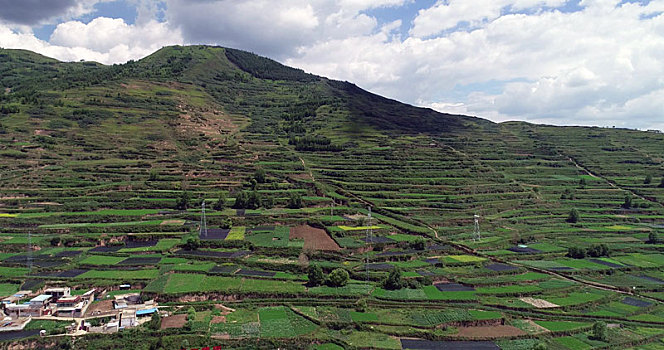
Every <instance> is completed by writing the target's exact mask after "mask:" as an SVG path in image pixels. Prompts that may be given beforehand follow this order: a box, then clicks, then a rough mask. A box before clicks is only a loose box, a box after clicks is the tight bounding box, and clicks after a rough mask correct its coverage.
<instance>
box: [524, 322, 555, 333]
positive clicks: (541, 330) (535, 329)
mask: <svg viewBox="0 0 664 350" xmlns="http://www.w3.org/2000/svg"><path fill="white" fill-rule="evenodd" d="M525 321H526V322H527V323H528V324H529V325H530V326H531V327H532V333H534V334H537V333H547V332H550V330H548V329H546V328H544V327H542V326H540V325H538V324H537V323H535V322H533V320H525ZM528 331H529V332H530V331H531V330H530V329H529V330H528Z"/></svg>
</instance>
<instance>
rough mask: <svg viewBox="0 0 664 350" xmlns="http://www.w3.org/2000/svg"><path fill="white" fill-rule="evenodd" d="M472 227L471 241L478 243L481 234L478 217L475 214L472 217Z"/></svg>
mask: <svg viewBox="0 0 664 350" xmlns="http://www.w3.org/2000/svg"><path fill="white" fill-rule="evenodd" d="M473 221H474V222H475V223H474V227H473V240H474V241H479V240H481V239H482V234H481V233H480V216H479V215H477V214H475V215H473Z"/></svg>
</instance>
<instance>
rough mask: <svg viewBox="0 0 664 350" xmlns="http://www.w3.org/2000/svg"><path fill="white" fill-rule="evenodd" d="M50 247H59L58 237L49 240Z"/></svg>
mask: <svg viewBox="0 0 664 350" xmlns="http://www.w3.org/2000/svg"><path fill="white" fill-rule="evenodd" d="M51 245H52V246H54V247H57V246H59V245H60V237H58V236H55V237H53V238H51Z"/></svg>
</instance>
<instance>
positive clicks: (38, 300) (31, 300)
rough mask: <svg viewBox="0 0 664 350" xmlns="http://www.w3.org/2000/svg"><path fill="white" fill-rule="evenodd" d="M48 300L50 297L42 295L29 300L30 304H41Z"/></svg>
mask: <svg viewBox="0 0 664 350" xmlns="http://www.w3.org/2000/svg"><path fill="white" fill-rule="evenodd" d="M48 299H51V296H50V295H48V294H42V295H38V296H36V297H34V298H32V299H30V302H43V301H46V300H48Z"/></svg>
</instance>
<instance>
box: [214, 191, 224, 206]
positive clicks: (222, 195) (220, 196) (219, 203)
mask: <svg viewBox="0 0 664 350" xmlns="http://www.w3.org/2000/svg"><path fill="white" fill-rule="evenodd" d="M225 206H226V192H221V193H219V199H217V202H216V203H214V206H213V207H212V209H214V210H223V209H224V207H225Z"/></svg>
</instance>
